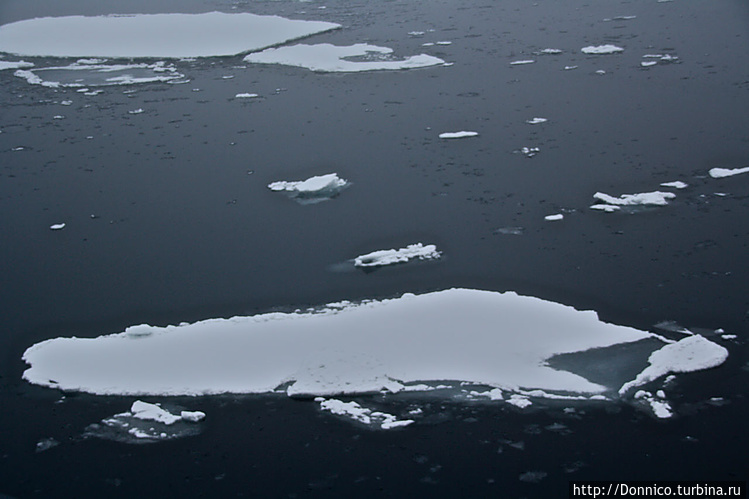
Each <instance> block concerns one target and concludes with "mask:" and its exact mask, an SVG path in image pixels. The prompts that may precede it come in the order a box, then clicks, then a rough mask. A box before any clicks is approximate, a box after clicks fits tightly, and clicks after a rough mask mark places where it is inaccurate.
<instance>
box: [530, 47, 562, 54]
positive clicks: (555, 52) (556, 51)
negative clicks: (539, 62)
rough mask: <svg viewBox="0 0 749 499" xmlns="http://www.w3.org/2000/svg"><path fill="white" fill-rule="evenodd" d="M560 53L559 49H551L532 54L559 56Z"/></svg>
mask: <svg viewBox="0 0 749 499" xmlns="http://www.w3.org/2000/svg"><path fill="white" fill-rule="evenodd" d="M561 53H562V50H561V49H552V48H548V49H542V50H539V51H537V52H534V54H536V55H555V54H561Z"/></svg>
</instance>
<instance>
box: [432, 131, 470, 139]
mask: <svg viewBox="0 0 749 499" xmlns="http://www.w3.org/2000/svg"><path fill="white" fill-rule="evenodd" d="M478 134H479V133H478V132H469V131H465V130H463V131H460V132H444V133H441V134H439V138H441V139H463V138H466V137H476V136H478Z"/></svg>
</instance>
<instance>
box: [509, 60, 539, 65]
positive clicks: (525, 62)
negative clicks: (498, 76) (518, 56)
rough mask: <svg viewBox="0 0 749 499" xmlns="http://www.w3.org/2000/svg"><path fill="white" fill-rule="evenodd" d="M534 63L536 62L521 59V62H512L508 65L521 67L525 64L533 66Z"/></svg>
mask: <svg viewBox="0 0 749 499" xmlns="http://www.w3.org/2000/svg"><path fill="white" fill-rule="evenodd" d="M534 62H536V61H535V60H533V59H523V60H519V61H512V62H511V63H510V65H511V66H523V65H525V64H533V63H534Z"/></svg>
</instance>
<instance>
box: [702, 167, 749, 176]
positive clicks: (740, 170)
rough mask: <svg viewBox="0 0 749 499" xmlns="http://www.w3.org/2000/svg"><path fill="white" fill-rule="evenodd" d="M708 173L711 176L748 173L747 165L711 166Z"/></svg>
mask: <svg viewBox="0 0 749 499" xmlns="http://www.w3.org/2000/svg"><path fill="white" fill-rule="evenodd" d="M708 173H709V174H710V176H711V177H712V178H724V177H732V176H734V175H739V174H741V173H749V166H745V167H744V168H712V169H710V171H709V172H708Z"/></svg>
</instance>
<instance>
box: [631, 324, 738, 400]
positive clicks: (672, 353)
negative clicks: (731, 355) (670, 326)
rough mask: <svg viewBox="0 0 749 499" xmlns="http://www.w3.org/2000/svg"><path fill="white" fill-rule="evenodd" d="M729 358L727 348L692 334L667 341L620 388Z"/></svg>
mask: <svg viewBox="0 0 749 499" xmlns="http://www.w3.org/2000/svg"><path fill="white" fill-rule="evenodd" d="M727 358H728V350H726V349H725V348H724V347H722V346H720V345H718V344H717V343H713V342H712V341H710V340H708V339H706V338H705V337H704V336H701V335H699V334H695V335H692V336H687V337H686V338H683V339H681V340H679V341H677V342H675V343H669V344H667V345H665V346H664V347H662V348H661V349H659V350H656V351H655V352H653V353H652V354H650V357H648V363H649V364H650V365H649V366H648V367H646V368H645V369H644V370H643V371H642V372H640V373H639V374H638V375H637V377H635V379H633V380H632V381H628V382H626V383H624V384H623V385H622V387H621V388H619V394H620V395H624V394H626V393H627V392H628V391H629V390H631V389H632V388H634V387H637V386H642V385H644V384H646V383H649V382H651V381H654V380H656V379H658V378H660V377H663V376H666V375H668V374H671V373H677V374H678V373H688V372H693V371H701V370H704V369H710V368H712V367H717V366H719V365H721V364H722V363H723V362H725V360H726V359H727Z"/></svg>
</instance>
